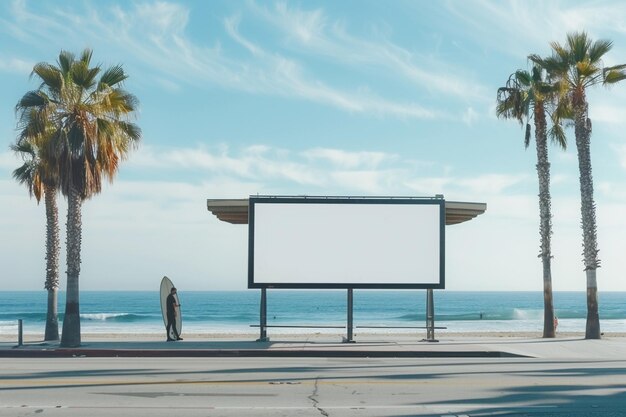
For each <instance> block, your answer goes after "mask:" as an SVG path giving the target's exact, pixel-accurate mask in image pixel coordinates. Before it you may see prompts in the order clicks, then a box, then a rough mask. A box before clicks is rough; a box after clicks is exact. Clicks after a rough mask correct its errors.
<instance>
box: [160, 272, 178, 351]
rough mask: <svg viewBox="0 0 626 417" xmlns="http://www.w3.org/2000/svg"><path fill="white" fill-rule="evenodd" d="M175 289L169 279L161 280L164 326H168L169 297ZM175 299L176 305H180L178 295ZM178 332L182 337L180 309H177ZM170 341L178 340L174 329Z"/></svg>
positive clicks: (175, 295) (171, 329) (171, 331)
mask: <svg viewBox="0 0 626 417" xmlns="http://www.w3.org/2000/svg"><path fill="white" fill-rule="evenodd" d="M172 288H174V284H172V281H170V279H169V278H168V277H163V279H162V280H161V313H162V314H163V324H165V325H166V326H167V304H166V302H167V296H168V295H170V291H171V290H172ZM174 298H175V299H176V304H179V305H180V301H179V300H178V294H174ZM176 330H178V336H180V335H181V334H182V332H183V317H182V315H181V312H180V307H178V308H177V309H176ZM169 338H170V339H176V335H175V334H174V329H173V328H170V334H169Z"/></svg>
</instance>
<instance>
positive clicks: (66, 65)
mask: <svg viewBox="0 0 626 417" xmlns="http://www.w3.org/2000/svg"><path fill="white" fill-rule="evenodd" d="M58 63H59V68H60V69H61V71H62V72H63V73H64V74H68V73H69V72H70V70H71V69H72V64H73V63H74V54H73V53H71V52H69V51H61V53H59V59H58Z"/></svg>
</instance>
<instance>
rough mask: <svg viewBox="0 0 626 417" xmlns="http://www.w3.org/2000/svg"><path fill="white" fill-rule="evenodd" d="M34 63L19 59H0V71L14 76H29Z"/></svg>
mask: <svg viewBox="0 0 626 417" xmlns="http://www.w3.org/2000/svg"><path fill="white" fill-rule="evenodd" d="M33 66H34V63H33V62H30V61H26V60H23V59H20V58H6V57H4V58H3V57H0V71H4V72H12V73H16V74H26V75H27V74H30V73H31V71H32V70H33Z"/></svg>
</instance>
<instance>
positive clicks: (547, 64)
mask: <svg viewBox="0 0 626 417" xmlns="http://www.w3.org/2000/svg"><path fill="white" fill-rule="evenodd" d="M550 46H551V47H552V56H550V57H548V58H541V57H539V56H537V55H531V56H530V57H529V58H530V59H531V60H532V61H533V62H535V63H536V64H538V65H540V66H541V67H543V68H545V69H546V70H547V71H548V72H549V73H550V74H551V76H552V77H556V78H560V79H561V80H563V81H564V82H565V83H566V84H567V89H568V94H567V95H566V96H564V99H565V100H567V101H568V103H569V105H570V106H571V108H572V111H573V115H574V133H575V135H576V148H577V153H578V170H579V174H580V206H581V207H580V211H581V217H582V229H583V263H584V265H585V273H586V276H587V324H586V329H585V338H586V339H600V334H601V333H600V316H599V314H598V285H597V281H596V270H597V268H599V267H600V259H598V239H597V226H596V207H595V202H594V200H593V177H592V174H591V152H590V144H591V120H590V119H589V104H588V102H587V95H586V90H587V87H592V86H594V85H597V84H603V85H610V84H614V83H617V82H619V81H621V80H623V79H625V78H626V65H624V64H622V65H615V66H612V67H603V64H602V57H603V56H604V55H605V54H606V53H607V52H609V51H610V50H611V48H612V46H613V43H612V42H611V41H608V40H598V41H595V42H592V40H591V39H590V38H589V37H588V36H587V34H586V33H585V32H574V33H569V34H568V35H567V44H566V45H565V46H562V45H561V44H559V43H558V42H552V43H551V44H550Z"/></svg>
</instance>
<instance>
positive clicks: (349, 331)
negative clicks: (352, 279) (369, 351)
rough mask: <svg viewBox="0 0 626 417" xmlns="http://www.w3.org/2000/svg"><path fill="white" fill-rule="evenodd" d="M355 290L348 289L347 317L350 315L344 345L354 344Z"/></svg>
mask: <svg viewBox="0 0 626 417" xmlns="http://www.w3.org/2000/svg"><path fill="white" fill-rule="evenodd" d="M352 295H353V289H352V288H348V302H347V315H348V323H347V324H348V325H347V330H346V331H347V334H346V337H344V338H343V343H354V338H353V336H354V334H353V329H354V320H353V318H354V317H353V314H352V313H353V306H354V303H353V298H352Z"/></svg>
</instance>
